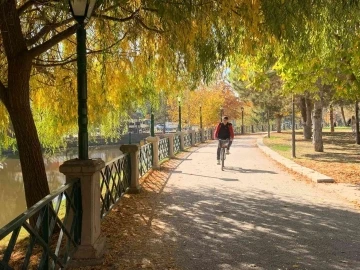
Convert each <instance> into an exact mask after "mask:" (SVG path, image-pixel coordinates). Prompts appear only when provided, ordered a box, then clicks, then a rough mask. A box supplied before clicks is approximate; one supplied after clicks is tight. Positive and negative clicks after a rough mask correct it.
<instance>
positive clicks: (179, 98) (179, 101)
mask: <svg viewBox="0 0 360 270" xmlns="http://www.w3.org/2000/svg"><path fill="white" fill-rule="evenodd" d="M177 100H178V104H179V131H181V97H179V96H178V97H177Z"/></svg>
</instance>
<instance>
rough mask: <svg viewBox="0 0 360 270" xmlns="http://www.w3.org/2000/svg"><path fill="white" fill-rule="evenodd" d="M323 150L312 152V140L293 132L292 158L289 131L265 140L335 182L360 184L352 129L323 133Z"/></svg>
mask: <svg viewBox="0 0 360 270" xmlns="http://www.w3.org/2000/svg"><path fill="white" fill-rule="evenodd" d="M323 141H324V152H322V153H320V152H315V151H314V147H313V144H312V142H311V141H309V140H304V139H303V136H302V131H297V132H296V158H295V159H292V157H291V132H288V131H286V132H283V133H273V134H271V138H265V139H264V143H265V145H266V146H268V147H270V148H271V149H272V150H274V151H276V152H278V153H279V154H280V155H282V156H284V157H286V158H289V159H292V160H293V161H295V162H296V163H298V164H300V165H302V166H305V167H308V168H311V169H313V170H316V171H318V172H320V173H323V174H325V175H328V176H330V177H333V178H334V180H335V182H337V183H351V184H360V166H359V163H360V159H359V158H360V146H359V145H356V144H355V139H354V137H353V135H352V133H351V129H341V131H336V132H334V133H330V132H329V131H327V130H326V129H325V130H324V132H323Z"/></svg>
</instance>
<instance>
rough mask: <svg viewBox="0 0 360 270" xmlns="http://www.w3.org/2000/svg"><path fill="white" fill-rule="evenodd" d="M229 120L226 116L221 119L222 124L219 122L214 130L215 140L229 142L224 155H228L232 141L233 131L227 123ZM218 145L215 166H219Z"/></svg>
mask: <svg viewBox="0 0 360 270" xmlns="http://www.w3.org/2000/svg"><path fill="white" fill-rule="evenodd" d="M228 121H229V118H228V117H227V116H224V117H223V120H222V122H220V123H219V124H218V125H217V127H216V129H215V134H214V135H215V136H214V137H215V139H218V140H229V144H228V147H227V149H226V154H230V146H231V144H232V141H233V139H234V130H233V127H232V124H231V123H229V122H228ZM220 150H221V148H220V143H219V144H218V149H217V154H216V159H217V164H218V165H220Z"/></svg>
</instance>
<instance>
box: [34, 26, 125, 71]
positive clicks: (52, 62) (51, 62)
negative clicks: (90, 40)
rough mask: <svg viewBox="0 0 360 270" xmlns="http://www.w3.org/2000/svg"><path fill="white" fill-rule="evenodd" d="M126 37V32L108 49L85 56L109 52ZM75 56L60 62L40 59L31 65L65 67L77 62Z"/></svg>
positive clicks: (90, 52)
mask: <svg viewBox="0 0 360 270" xmlns="http://www.w3.org/2000/svg"><path fill="white" fill-rule="evenodd" d="M126 36H127V32H126V33H125V34H124V36H123V37H122V38H121V39H119V40H118V41H116V42H114V43H113V44H111V45H110V46H109V47H107V48H104V49H100V50H96V51H88V52H87V53H86V54H87V55H90V54H98V53H103V52H106V51H108V50H110V49H111V48H113V47H114V46H115V45H116V44H118V43H120V42H121V41H122V40H124V39H125V37H126ZM74 55H75V54H72V55H70V56H68V57H67V58H65V59H63V60H60V61H56V60H54V61H49V60H47V61H44V60H41V59H35V62H34V63H33V65H34V66H35V67H57V66H65V65H67V64H70V63H73V62H75V61H76V60H77V58H73V56H74ZM41 62H43V63H47V64H42V63H41Z"/></svg>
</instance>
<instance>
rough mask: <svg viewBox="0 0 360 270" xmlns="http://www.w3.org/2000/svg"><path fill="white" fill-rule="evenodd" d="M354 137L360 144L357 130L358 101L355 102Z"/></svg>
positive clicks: (359, 135) (359, 134)
mask: <svg viewBox="0 0 360 270" xmlns="http://www.w3.org/2000/svg"><path fill="white" fill-rule="evenodd" d="M355 139H356V144H360V132H359V101H356V102H355Z"/></svg>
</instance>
